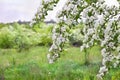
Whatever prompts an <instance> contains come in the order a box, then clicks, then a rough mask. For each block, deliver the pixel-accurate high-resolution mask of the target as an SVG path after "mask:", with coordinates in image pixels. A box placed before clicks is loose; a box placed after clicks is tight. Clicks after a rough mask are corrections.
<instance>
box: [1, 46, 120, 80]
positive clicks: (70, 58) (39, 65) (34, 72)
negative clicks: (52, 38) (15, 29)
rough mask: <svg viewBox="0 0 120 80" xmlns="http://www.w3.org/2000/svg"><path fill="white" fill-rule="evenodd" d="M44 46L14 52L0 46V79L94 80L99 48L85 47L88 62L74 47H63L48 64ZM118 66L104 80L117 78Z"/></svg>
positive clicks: (97, 69)
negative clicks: (59, 55) (57, 56)
mask: <svg viewBox="0 0 120 80" xmlns="http://www.w3.org/2000/svg"><path fill="white" fill-rule="evenodd" d="M48 49H49V48H48V47H39V46H37V47H32V48H30V49H29V50H24V51H22V52H18V51H17V50H15V49H0V80H97V79H96V74H97V72H98V71H99V67H100V65H101V55H100V48H99V47H98V46H94V47H93V48H91V49H89V50H88V52H89V56H88V60H89V65H85V64H84V63H85V53H84V52H81V51H80V48H77V47H67V48H66V51H64V52H62V53H61V58H59V59H58V60H57V61H56V62H55V63H54V64H48V61H47V58H46V55H47V53H48ZM119 75H120V68H118V69H111V70H110V73H109V74H107V75H106V76H105V78H104V80H120V77H119Z"/></svg>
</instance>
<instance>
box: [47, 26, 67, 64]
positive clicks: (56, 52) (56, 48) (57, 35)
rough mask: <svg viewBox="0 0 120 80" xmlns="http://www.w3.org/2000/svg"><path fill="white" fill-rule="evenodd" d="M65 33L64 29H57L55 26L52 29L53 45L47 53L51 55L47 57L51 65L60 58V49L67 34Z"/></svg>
mask: <svg viewBox="0 0 120 80" xmlns="http://www.w3.org/2000/svg"><path fill="white" fill-rule="evenodd" d="M65 32H66V27H64V26H63V27H58V26H55V27H54V29H53V35H52V40H53V44H52V46H51V48H50V49H49V52H51V54H48V55H47V58H48V61H49V63H53V62H54V61H55V60H56V59H57V58H59V57H60V52H61V51H62V47H63V46H64V43H65V41H66V40H67V39H66V36H67V34H66V33H65Z"/></svg>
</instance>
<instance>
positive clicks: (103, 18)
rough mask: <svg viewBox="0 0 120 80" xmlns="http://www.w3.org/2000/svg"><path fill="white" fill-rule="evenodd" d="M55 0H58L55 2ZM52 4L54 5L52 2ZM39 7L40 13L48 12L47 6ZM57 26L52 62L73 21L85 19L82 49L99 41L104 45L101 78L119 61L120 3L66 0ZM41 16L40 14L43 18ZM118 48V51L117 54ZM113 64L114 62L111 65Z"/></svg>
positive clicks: (78, 21) (77, 22)
mask: <svg viewBox="0 0 120 80" xmlns="http://www.w3.org/2000/svg"><path fill="white" fill-rule="evenodd" d="M46 1H48V2H46V4H44V6H45V5H49V4H50V5H51V4H56V3H57V1H59V0H50V1H53V3H51V2H50V1H49V0H46ZM54 1H56V3H55V2H54ZM52 7H53V6H52ZM44 9H46V7H42V8H41V9H40V10H39V13H38V14H39V17H40V16H41V17H43V16H45V15H44V14H45V13H46V11H47V10H49V9H48V7H47V9H46V10H45V11H44ZM56 17H57V19H58V25H59V26H58V27H56V26H55V27H54V29H53V36H52V39H53V45H52V46H51V48H50V49H49V51H50V52H51V54H48V55H47V58H48V60H49V63H53V62H54V61H55V60H56V59H57V58H58V57H59V56H60V52H61V51H62V50H63V47H64V43H65V41H66V40H67V36H68V31H67V27H66V26H65V25H68V26H69V27H70V28H72V27H73V25H76V24H79V23H83V24H84V28H83V34H84V40H83V45H82V46H81V50H84V49H86V48H90V47H92V46H94V45H95V43H97V44H98V45H100V46H101V55H102V66H101V67H100V70H99V72H98V74H97V77H98V78H99V79H102V77H103V76H104V75H105V73H106V72H108V70H109V69H110V68H111V66H113V67H114V68H116V67H117V66H119V64H120V6H117V7H116V6H107V5H106V4H105V2H104V0H98V1H97V2H96V3H91V4H88V2H86V1H85V0H67V2H66V4H65V6H64V7H63V9H62V10H61V11H60V12H58V14H57V16H56ZM40 19H41V18H40ZM115 52H117V54H115ZM111 64H113V65H111Z"/></svg>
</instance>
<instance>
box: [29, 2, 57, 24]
mask: <svg viewBox="0 0 120 80" xmlns="http://www.w3.org/2000/svg"><path fill="white" fill-rule="evenodd" d="M58 2H59V0H42V2H41V4H40V6H39V8H38V10H37V13H36V14H35V18H33V20H32V22H31V24H32V25H34V24H36V23H39V22H40V21H43V20H44V19H45V16H47V14H48V11H49V10H53V8H54V7H55V6H56V4H57V3H58Z"/></svg>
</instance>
